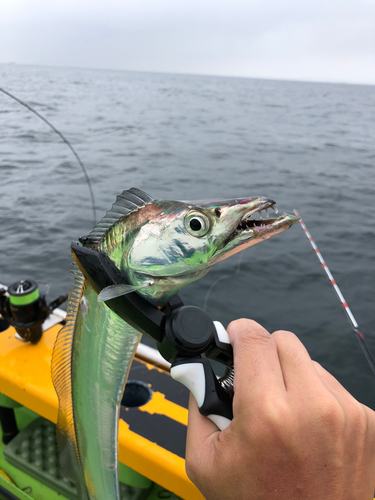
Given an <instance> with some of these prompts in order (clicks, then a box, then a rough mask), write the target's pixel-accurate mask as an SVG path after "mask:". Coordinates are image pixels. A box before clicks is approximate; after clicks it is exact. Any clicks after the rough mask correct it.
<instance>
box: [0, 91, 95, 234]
mask: <svg viewBox="0 0 375 500" xmlns="http://www.w3.org/2000/svg"><path fill="white" fill-rule="evenodd" d="M0 91H1V92H3V93H4V94H6V95H7V96H9V97H11V98H12V99H14V100H15V101H17V102H18V103H20V104H22V106H25V108H27V109H28V110H29V111H31V112H33V113H34V114H35V115H36V116H37V117H38V118H40V119H41V120H43V121H44V123H46V124H47V125H48V126H49V127H51V129H52V130H53V131H54V132H56V134H57V135H58V136H59V137H60V138H61V139H62V140H63V141H64V142H65V144H66V145H67V146H68V148H69V149H70V150H71V152H72V153H73V154H74V156H75V157H76V160H77V161H78V163H79V166H80V167H81V170H82V172H83V175H84V176H85V179H86V183H87V185H88V188H89V191H90V197H91V204H92V211H93V215H94V226H95V224H96V208H95V199H94V192H93V190H92V186H91V181H90V178H89V175H88V173H87V170H86V168H85V166H84V164H83V162H82V160H81V158H80V157H79V156H78V153H77V151H76V150H75V149H74V148H73V146H72V145H71V144H70V142H69V141H68V139H67V138H66V137H64V135H63V134H62V133H61V132H60V131H59V130H57V128H56V127H54V126H53V125H52V123H50V122H49V121H48V120H47V119H46V118H44V116H42V115H41V114H40V113H38V111H35V109H33V108H32V107H31V106H29V104H26V103H25V102H23V101H21V99H18V97H16V96H14V95H12V94H11V93H10V92H7V91H6V90H4V89H2V88H1V87H0Z"/></svg>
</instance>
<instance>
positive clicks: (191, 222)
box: [184, 211, 210, 237]
mask: <svg viewBox="0 0 375 500" xmlns="http://www.w3.org/2000/svg"><path fill="white" fill-rule="evenodd" d="M184 223H185V229H186V231H187V232H188V233H189V234H191V235H192V236H197V237H200V236H204V235H205V234H207V233H208V231H209V229H210V221H209V218H208V217H207V215H205V214H203V213H201V212H196V211H194V212H190V213H188V214H187V216H186V217H185V221H184Z"/></svg>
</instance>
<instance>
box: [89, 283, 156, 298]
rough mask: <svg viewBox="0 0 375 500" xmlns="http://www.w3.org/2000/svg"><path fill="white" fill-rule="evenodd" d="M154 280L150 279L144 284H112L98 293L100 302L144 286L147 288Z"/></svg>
mask: <svg viewBox="0 0 375 500" xmlns="http://www.w3.org/2000/svg"><path fill="white" fill-rule="evenodd" d="M152 284H153V281H148V282H147V283H143V284H142V285H125V284H121V285H111V286H107V287H106V288H103V290H102V291H101V292H100V293H99V295H98V302H107V300H111V299H115V298H116V297H121V295H126V294H127V293H132V292H136V291H137V290H142V288H147V287H148V286H150V285H152Z"/></svg>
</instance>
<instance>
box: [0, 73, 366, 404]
mask: <svg viewBox="0 0 375 500" xmlns="http://www.w3.org/2000/svg"><path fill="white" fill-rule="evenodd" d="M0 87H2V88H4V89H6V90H8V91H9V92H11V93H13V94H15V95H16V96H17V97H19V98H20V99H22V100H23V101H26V102H27V103H28V104H29V105H31V106H32V107H34V108H35V109H36V111H38V112H39V113H41V114H42V115H43V116H45V117H46V118H47V119H48V120H49V121H50V122H52V123H53V125H54V126H55V127H56V128H57V129H58V130H60V131H61V132H62V133H63V134H64V135H65V136H66V137H67V139H68V140H69V141H71V143H72V144H73V146H74V147H75V148H76V150H77V152H78V153H79V155H80V156H81V158H82V160H83V162H84V164H85V166H86V168H87V171H88V173H89V176H90V179H91V182H92V186H93V190H94V194H95V202H96V207H97V216H96V218H97V220H98V219H100V218H101V217H102V216H103V214H104V213H105V212H106V211H107V210H108V209H109V208H110V207H111V205H112V203H113V202H114V199H115V196H116V195H117V194H119V193H120V192H121V191H122V190H124V189H128V188H130V187H132V186H135V187H138V188H140V189H143V190H144V191H146V192H147V193H149V194H150V195H151V196H153V197H154V198H156V199H182V200H191V199H205V198H206V199H209V198H214V199H220V198H223V199H226V198H234V197H247V196H257V195H261V196H266V197H269V198H272V199H274V200H276V202H277V207H278V208H279V210H280V211H281V212H284V211H285V212H289V213H292V210H293V208H297V209H298V211H299V212H300V214H301V216H302V217H303V219H304V221H305V223H306V225H307V227H308V229H309V231H310V233H311V234H312V236H313V238H314V239H315V241H316V243H317V245H318V247H319V249H320V251H321V252H322V254H323V257H324V259H325V260H326V262H327V263H328V265H329V267H330V269H331V271H332V273H333V275H334V277H335V279H336V281H337V283H338V285H339V286H340V288H341V290H342V293H343V295H344V296H345V298H346V300H347V302H348V304H349V306H350V308H351V310H352V312H353V314H354V316H355V318H356V320H357V322H358V323H359V326H360V329H361V330H362V331H363V333H364V334H365V336H366V337H367V340H368V343H369V344H370V346H371V348H372V351H373V352H374V353H375V262H374V257H375V218H374V208H375V87H374V86H360V85H346V84H328V83H302V82H289V81H271V80H256V79H246V78H225V77H210V76H189V75H173V74H157V73H136V72H120V71H99V70H88V69H69V68H48V67H36V66H19V65H13V64H12V65H6V64H0ZM0 176H1V181H0V193H1V198H0V199H1V203H0V229H1V232H0V234H1V257H0V283H3V284H6V285H10V284H11V283H13V282H14V281H16V280H18V279H25V278H31V279H35V280H40V281H44V282H48V283H49V284H50V285H51V291H50V293H49V297H50V300H52V299H54V298H55V297H56V296H57V295H59V294H61V293H66V292H67V290H68V289H69V287H70V286H71V277H70V274H69V270H70V263H71V261H72V257H71V254H70V242H71V241H72V240H77V238H78V237H79V236H81V235H86V234H87V233H88V232H89V231H90V230H91V228H92V226H93V213H92V207H91V201H90V197H89V191H88V188H87V184H86V182H85V179H84V177H83V174H82V172H81V170H80V168H79V165H78V163H77V162H76V160H75V158H74V156H73V155H72V153H71V151H70V150H69V149H68V148H67V147H66V145H65V144H64V143H63V142H62V141H61V139H60V138H59V137H58V136H57V135H56V134H55V133H54V132H53V131H52V130H51V129H50V128H49V127H48V126H47V125H46V124H45V123H43V122H42V121H41V120H40V119H38V118H37V117H36V116H35V115H34V114H32V113H31V112H30V111H28V110H27V109H25V108H24V107H22V106H21V105H20V104H18V103H17V102H15V101H13V100H11V99H10V98H9V97H7V96H6V95H4V94H2V93H0ZM181 296H182V297H183V299H184V300H185V303H187V304H195V305H198V306H200V307H205V308H206V310H207V312H208V313H209V314H210V316H211V317H212V318H213V319H216V320H219V321H221V322H222V323H223V324H224V325H227V324H228V323H229V322H230V321H231V320H233V319H236V318H239V317H249V318H253V319H255V320H256V321H259V322H260V323H261V324H262V325H263V326H264V327H265V328H267V329H268V330H269V331H275V330H279V329H286V330H291V331H293V332H294V333H296V334H297V335H298V337H299V338H300V339H301V341H302V342H303V343H304V344H305V346H306V347H307V349H308V351H309V353H310V355H311V356H312V358H313V359H315V360H317V361H319V362H320V363H321V364H322V365H323V366H324V367H325V368H327V369H328V370H330V371H331V372H332V373H333V374H334V375H335V376H336V377H337V378H338V379H339V380H340V381H341V383H342V384H343V385H344V386H345V387H346V388H347V389H348V390H349V391H350V392H351V393H352V394H353V395H354V396H355V397H356V398H358V399H359V400H360V401H361V402H363V403H365V404H367V405H369V406H371V407H373V408H375V377H374V376H373V375H372V373H371V371H370V368H369V367H368V366H367V363H366V360H365V358H364V356H363V354H362V352H361V350H360V347H359V345H358V342H357V339H356V338H355V336H354V334H353V333H352V331H351V327H350V325H349V323H348V321H347V318H346V315H345V312H344V309H343V307H342V306H341V304H340V303H339V301H338V299H337V296H336V294H335V292H334V291H333V288H332V286H331V285H330V283H329V281H328V279H327V277H326V275H325V273H324V271H323V268H322V266H321V264H320V263H319V261H318V259H317V257H316V255H315V253H314V251H313V250H312V248H311V246H310V244H309V242H308V241H307V239H306V237H305V235H304V233H303V231H302V229H301V227H300V225H299V224H296V225H295V226H293V227H292V228H291V229H290V230H288V231H286V232H285V233H283V234H281V235H278V236H276V237H275V238H273V239H271V240H269V241H267V242H264V243H262V244H260V245H257V246H255V247H253V248H251V249H249V250H247V251H245V252H243V253H241V254H238V255H236V256H234V257H232V258H230V259H228V260H226V261H224V262H222V263H221V264H218V265H216V266H215V267H214V268H213V269H212V270H211V271H210V272H209V273H208V275H207V276H206V277H205V278H203V279H202V280H200V281H198V282H196V283H193V284H192V285H190V286H188V287H187V288H185V289H184V290H182V292H181Z"/></svg>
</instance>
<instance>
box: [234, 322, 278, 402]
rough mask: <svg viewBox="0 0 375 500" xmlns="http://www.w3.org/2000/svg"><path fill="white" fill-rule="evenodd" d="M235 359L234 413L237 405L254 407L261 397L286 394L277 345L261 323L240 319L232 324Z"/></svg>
mask: <svg viewBox="0 0 375 500" xmlns="http://www.w3.org/2000/svg"><path fill="white" fill-rule="evenodd" d="M227 330H228V334H229V338H230V341H231V344H232V346H233V357H234V372H235V376H234V393H235V398H234V400H233V403H234V410H235V405H236V406H238V402H240V403H241V406H242V405H244V404H245V405H246V407H247V408H248V407H249V405H250V406H253V405H254V402H255V401H256V400H257V399H258V398H259V397H262V398H263V397H264V395H265V394H266V393H267V395H269V396H271V397H272V394H276V393H277V394H278V395H279V394H280V391H281V393H285V392H286V389H285V384H284V378H283V373H282V369H281V365H280V360H279V356H278V352H277V346H276V342H275V340H274V339H273V337H272V335H271V334H270V333H269V332H267V330H266V329H264V328H263V327H262V326H261V325H259V323H256V322H255V321H252V320H249V319H238V320H236V321H232V323H230V324H229V326H228V328H227Z"/></svg>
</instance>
